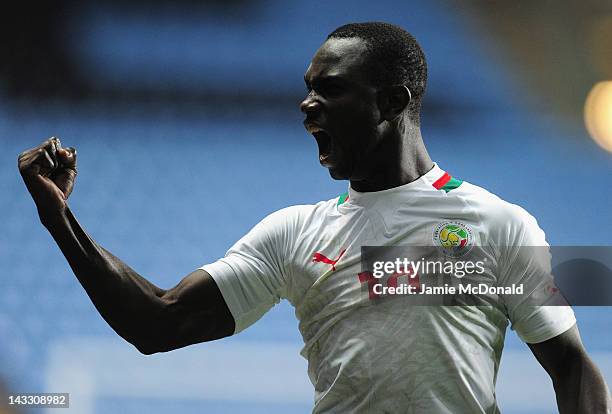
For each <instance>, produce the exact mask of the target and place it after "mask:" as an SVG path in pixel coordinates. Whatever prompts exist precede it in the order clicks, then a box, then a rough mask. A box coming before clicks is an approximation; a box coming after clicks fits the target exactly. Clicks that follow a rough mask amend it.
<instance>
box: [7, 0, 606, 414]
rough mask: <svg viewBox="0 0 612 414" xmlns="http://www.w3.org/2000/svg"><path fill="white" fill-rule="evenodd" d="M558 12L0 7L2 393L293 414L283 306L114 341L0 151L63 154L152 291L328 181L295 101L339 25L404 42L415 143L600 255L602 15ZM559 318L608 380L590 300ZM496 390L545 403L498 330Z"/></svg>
mask: <svg viewBox="0 0 612 414" xmlns="http://www.w3.org/2000/svg"><path fill="white" fill-rule="evenodd" d="M562 3H563V4H558V2H552V1H542V0H539V1H533V2H502V1H485V0H483V1H470V2H452V1H443V0H433V1H427V2H417V1H391V0H379V1H376V2H369V1H361V0H359V1H351V2H324V1H311V2H283V1H280V0H269V1H256V0H231V1H223V2H222V1H218V2H206V4H201V3H200V2H196V1H185V0H183V1H174V2H170V1H161V0H156V1H148V2H136V1H132V2H118V1H107V2H97V3H94V2H76V1H57V0H56V1H49V2H45V3H44V5H39V4H35V3H33V2H24V3H21V4H20V5H19V6H15V7H17V8H16V9H14V10H13V11H11V12H6V13H3V15H2V17H1V19H2V20H3V22H2V23H3V24H2V28H1V29H0V30H2V35H3V36H2V40H1V42H2V45H3V47H2V49H1V52H0V53H1V57H0V59H1V61H2V64H1V65H0V144H1V145H2V151H1V152H0V183H1V184H0V185H1V188H2V196H1V198H0V200H1V206H2V212H3V215H4V220H3V225H2V231H1V232H0V266H1V276H0V283H1V285H0V286H1V288H0V378H1V380H0V382H1V383H2V387H1V388H2V389H3V391H2V393H4V394H7V393H15V392H41V391H47V392H70V393H71V404H72V407H71V409H70V410H69V412H75V413H83V414H87V413H107V412H116V413H140V412H149V413H161V412H167V411H171V412H181V413H196V412H197V413H202V412H207V413H208V412H210V413H220V412H227V413H230V412H231V413H288V412H291V413H307V412H309V411H310V408H311V406H312V387H311V385H310V383H309V382H308V379H307V375H306V361H304V360H303V359H302V358H301V357H300V356H299V355H298V352H299V350H300V347H301V344H302V342H301V338H300V336H299V333H298V330H297V322H296V320H295V317H294V315H293V310H292V309H291V307H290V305H288V304H286V303H281V304H280V305H278V306H277V307H275V308H274V309H273V310H272V311H271V312H269V313H268V314H267V315H266V316H265V317H264V318H263V319H262V320H261V321H260V322H259V323H257V324H256V325H255V326H253V327H251V328H250V329H249V330H247V331H246V332H244V333H241V334H240V335H238V336H236V337H233V338H228V339H224V340H221V341H218V342H216V343H211V344H203V345H197V346H193V347H190V348H188V349H183V350H179V351H175V352H172V353H169V354H165V355H154V356H149V357H145V356H142V355H139V354H138V352H137V351H136V350H135V349H134V348H133V347H132V346H131V345H129V344H127V343H125V342H123V341H122V340H121V339H120V338H118V337H117V336H116V335H115V334H114V332H113V331H112V330H111V329H110V328H109V327H108V326H107V325H106V324H105V323H104V321H103V320H102V319H101V317H100V316H99V315H98V314H97V312H96V311H95V309H94V307H93V306H92V305H91V303H90V302H89V300H88V298H87V297H86V295H85V294H84V292H83V291H82V289H81V287H80V286H79V285H78V283H77V281H76V279H75V278H74V276H73V275H72V274H71V272H70V270H69V268H68V265H67V264H66V262H65V261H64V259H63V257H62V256H61V254H60V252H59V250H58V249H57V247H56V246H55V245H54V244H53V243H52V240H51V238H50V236H49V235H48V234H47V233H46V231H45V230H44V229H43V228H42V227H41V226H40V225H39V222H38V218H37V215H36V212H35V208H34V205H33V203H32V202H31V199H30V197H29V195H28V194H27V192H26V190H25V188H24V186H23V184H22V182H21V178H20V177H19V174H18V171H17V168H16V157H17V155H18V153H20V152H21V151H22V150H24V149H25V148H29V147H32V146H34V145H37V144H38V143H39V142H40V141H41V140H43V139H45V138H47V137H49V136H51V135H57V136H60V137H61V138H62V139H63V143H64V144H65V145H72V146H75V147H77V149H78V151H79V165H80V173H79V178H78V180H77V186H76V188H75V192H74V193H73V196H72V198H71V202H70V204H71V206H72V208H73V210H74V211H75V212H76V214H77V216H78V217H79V219H80V221H81V223H82V224H83V225H84V226H85V227H86V229H87V230H88V231H89V232H90V234H92V235H93V237H94V238H95V239H96V240H97V241H98V242H99V243H100V244H102V245H103V246H105V247H106V248H108V249H109V250H110V251H112V252H113V253H115V254H116V255H118V256H119V257H121V258H122V259H124V260H125V261H126V262H127V263H129V264H130V265H131V266H132V267H134V268H135V269H136V270H137V271H139V272H141V273H142V274H143V275H146V276H147V277H149V278H150V279H151V280H152V281H153V282H155V283H156V284H158V285H160V286H162V287H166V288H167V287H171V286H173V285H174V284H175V283H176V282H177V281H178V280H179V278H180V277H182V276H184V275H185V274H187V273H189V272H190V271H192V270H193V269H195V268H196V267H198V266H200V265H202V264H204V263H207V262H211V261H213V260H215V259H216V258H218V257H220V256H222V255H223V254H224V252H225V250H226V249H227V248H228V247H229V246H231V244H233V242H235V241H236V240H237V239H238V238H240V237H241V236H242V235H243V234H244V233H246V232H247V231H248V230H249V229H250V228H251V227H252V226H253V225H254V224H256V223H257V222H258V221H259V220H260V219H262V218H263V217H264V216H266V215H267V214H269V213H271V212H272V211H275V210H277V209H279V208H282V207H285V206H288V205H292V204H301V203H313V202H316V201H318V200H322V199H329V198H332V197H335V196H336V195H338V194H340V193H342V192H344V191H345V189H346V187H347V183H346V182H336V181H332V180H331V179H330V178H329V176H328V173H327V171H326V170H324V169H323V168H321V167H320V166H319V164H318V160H317V150H316V144H315V141H314V139H312V137H311V136H310V135H308V134H307V133H306V132H305V131H304V130H303V127H302V125H301V120H302V116H301V114H300V113H299V110H298V103H299V102H300V100H301V98H302V96H303V94H304V86H303V81H302V75H303V73H304V71H305V69H306V67H307V64H308V62H309V61H310V58H311V57H312V54H313V53H314V51H315V50H316V49H317V47H318V46H319V45H320V43H321V42H322V41H323V40H324V38H325V36H326V34H327V33H329V32H330V31H331V30H333V29H334V28H335V27H337V26H338V25H341V24H343V23H346V22H350V21H366V20H382V21H388V22H392V23H396V24H399V25H401V26H403V27H405V28H406V29H407V30H409V31H411V32H412V33H414V34H415V36H416V37H417V39H418V40H419V41H420V43H421V44H422V46H423V48H424V50H425V52H426V54H427V57H428V63H429V73H430V76H429V83H428V91H427V97H426V99H425V107H424V113H423V122H422V127H423V136H424V138H425V140H426V143H427V145H428V148H429V150H430V153H431V155H432V157H433V158H434V160H436V161H437V162H438V163H439V164H440V165H441V167H442V168H444V169H447V170H448V171H449V172H451V173H452V174H453V175H454V176H457V177H460V178H462V179H465V180H468V181H470V182H473V183H475V184H478V185H481V186H484V187H485V188H487V189H489V190H490V191H492V192H493V193H495V194H498V195H499V196H501V197H502V198H504V199H506V200H508V201H510V202H514V203H517V204H520V205H521V206H523V207H524V208H526V209H527V210H528V211H529V212H531V213H532V214H533V215H534V216H535V217H536V218H537V219H538V221H539V224H540V226H541V227H542V228H543V229H544V230H545V231H546V233H547V236H548V240H549V242H550V243H551V244H556V245H610V244H611V243H610V234H611V233H610V231H611V230H612V228H611V226H610V223H611V218H612V209H611V207H612V203H611V197H610V191H609V183H610V177H611V175H612V158H611V156H610V154H609V153H606V152H605V151H603V150H602V149H601V148H599V147H598V146H597V145H596V144H595V143H594V142H593V141H592V140H591V139H590V138H589V137H588V134H587V132H586V131H585V129H584V126H583V123H582V107H583V105H584V100H585V97H586V95H587V93H588V91H589V89H590V88H591V87H592V86H593V84H594V83H595V82H596V81H599V80H603V79H612V61H611V60H610V59H611V56H612V53H610V52H611V51H612V50H611V49H610V41H609V39H610V38H611V36H610V33H611V29H610V28H611V27H612V6H611V5H610V4H609V3H606V2H603V1H595V0H592V1H582V2H578V1H568V2H562ZM606 34H608V36H606ZM576 314H577V317H578V320H579V324H580V328H581V331H582V336H583V340H584V342H585V344H586V346H587V349H588V350H589V352H590V353H591V355H592V356H593V358H594V359H595V360H596V362H597V363H598V364H599V366H600V367H601V368H602V370H603V371H604V374H605V376H606V377H607V380H608V382H609V381H611V380H612V332H611V331H610V329H609V326H610V323H609V317H610V315H611V311H610V309H609V308H604V307H601V308H577V309H576ZM441 380H442V379H441ZM498 397H499V402H500V406H501V408H502V410H503V412H505V413H548V412H553V411H555V408H554V407H555V404H554V395H553V393H552V387H551V385H550V381H549V380H548V378H547V375H546V374H545V373H544V371H543V370H542V369H541V368H540V367H539V365H538V364H537V362H536V361H535V359H534V358H533V357H532V356H531V354H530V352H529V350H528V349H527V347H526V346H525V345H524V344H522V343H521V342H520V341H519V340H518V339H517V337H516V335H515V334H514V332H512V331H508V334H507V341H506V348H505V351H504V357H503V359H502V365H501V371H500V374H499V378H498ZM0 412H1V413H4V412H27V411H26V410H21V411H20V410H14V408H10V407H7V406H5V405H2V406H0ZM53 412H54V411H53Z"/></svg>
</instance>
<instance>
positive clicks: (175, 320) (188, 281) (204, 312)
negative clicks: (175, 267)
mask: <svg viewBox="0 0 612 414" xmlns="http://www.w3.org/2000/svg"><path fill="white" fill-rule="evenodd" d="M162 301H163V303H164V309H165V310H164V312H163V315H164V316H163V321H162V323H163V325H164V328H165V331H166V332H167V334H166V337H167V338H166V339H167V343H166V344H165V346H164V348H166V349H163V350H164V351H167V350H171V349H176V348H182V347H184V346H187V345H191V344H195V343H199V342H206V341H212V340H214V339H219V338H223V337H226V336H230V335H232V334H233V333H234V328H235V324H234V318H233V317H232V314H231V312H230V310H229V308H228V306H227V304H226V303H225V300H224V299H223V295H222V294H221V291H220V290H219V287H218V286H217V284H216V283H215V281H214V280H213V278H212V277H211V276H210V274H208V273H207V272H206V271H204V270H202V269H198V270H195V271H194V272H191V273H190V274H188V275H187V276H185V277H184V278H183V279H182V280H181V281H180V282H179V283H178V284H177V285H176V286H175V287H173V288H172V289H169V290H167V291H166V292H165V293H164V294H163V296H162Z"/></svg>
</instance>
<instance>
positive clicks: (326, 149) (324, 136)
mask: <svg viewBox="0 0 612 414" xmlns="http://www.w3.org/2000/svg"><path fill="white" fill-rule="evenodd" d="M312 135H313V136H314V137H315V140H316V141H317V145H318V146H319V162H320V163H321V164H323V163H325V162H327V161H328V160H329V156H330V154H331V150H332V140H331V136H330V135H329V134H328V133H327V132H325V131H323V130H318V131H314V132H312Z"/></svg>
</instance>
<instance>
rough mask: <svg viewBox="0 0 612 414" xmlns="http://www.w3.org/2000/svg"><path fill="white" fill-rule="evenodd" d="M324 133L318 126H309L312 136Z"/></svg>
mask: <svg viewBox="0 0 612 414" xmlns="http://www.w3.org/2000/svg"><path fill="white" fill-rule="evenodd" d="M321 131H323V129H322V128H319V127H318V126H314V125H313V126H309V127H308V132H310V133H311V134H316V133H317V132H321Z"/></svg>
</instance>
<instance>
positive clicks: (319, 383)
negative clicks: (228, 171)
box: [202, 164, 576, 413]
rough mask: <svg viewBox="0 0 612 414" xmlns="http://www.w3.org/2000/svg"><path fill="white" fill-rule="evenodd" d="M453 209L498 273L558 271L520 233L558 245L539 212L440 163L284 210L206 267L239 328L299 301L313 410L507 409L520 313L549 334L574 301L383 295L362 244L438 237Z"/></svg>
mask: <svg viewBox="0 0 612 414" xmlns="http://www.w3.org/2000/svg"><path fill="white" fill-rule="evenodd" d="M445 223H453V225H455V226H458V227H460V228H462V229H465V230H466V231H468V232H469V237H471V240H470V242H471V243H474V244H477V245H479V246H481V248H482V249H483V250H484V251H485V252H486V254H487V255H488V256H489V257H490V260H487V262H486V263H487V268H486V272H487V274H488V275H489V276H490V277H491V278H493V279H494V280H495V283H496V284H503V285H510V284H512V283H515V282H518V281H520V282H524V283H526V285H527V286H528V287H529V289H536V288H538V286H533V284H535V285H537V284H540V283H544V282H542V280H545V278H543V277H542V276H543V275H546V274H549V273H550V268H549V266H550V263H549V262H548V263H547V262H546V261H545V260H544V261H535V260H529V259H528V258H523V257H522V256H523V255H521V253H520V249H519V247H520V246H547V244H546V240H545V236H544V232H543V231H542V230H541V229H540V228H539V226H538V224H537V222H536V220H535V219H534V218H533V217H532V216H531V215H529V214H528V213H527V212H526V211H525V210H523V209H522V208H520V207H518V206H516V205H514V204H510V203H508V202H505V201H503V200H501V199H500V198H499V197H497V196H495V195H493V194H491V193H490V192H488V191H486V190H484V189H482V188H480V187H477V186H475V185H472V184H470V183H468V182H464V181H460V180H457V179H455V178H453V177H451V176H450V175H449V174H448V173H446V172H445V171H443V170H442V169H440V168H439V167H438V166H437V165H435V164H434V167H433V168H432V169H431V170H430V171H429V172H428V173H426V174H425V175H423V176H421V177H420V178H419V179H417V180H415V181H413V182H411V183H408V184H405V185H402V186H399V187H395V188H391V189H388V190H383V191H377V192H369V193H359V192H356V191H354V190H353V189H352V188H350V187H349V190H348V192H347V193H345V194H344V195H341V196H340V197H337V198H334V199H331V200H328V201H322V202H319V203H317V204H315V205H301V206H293V207H288V208H285V209H282V210H279V211H277V212H275V213H273V214H271V215H270V216H268V217H266V218H265V219H264V220H262V221H261V222H260V223H259V224H257V225H256V226H255V227H254V228H253V229H252V230H251V231H250V232H249V233H248V234H247V235H245V236H244V237H243V238H242V239H241V240H239V241H238V242H237V243H236V244H235V245H234V246H232V247H231V248H230V249H229V251H228V252H227V254H226V255H225V257H223V258H221V259H219V260H218V261H216V262H214V263H212V264H208V265H205V266H203V267H202V269H204V270H206V271H207V272H208V273H209V274H210V275H211V276H212V277H213V278H214V280H215V282H216V283H217V285H218V286H219V289H220V291H221V293H222V295H223V297H224V299H225V301H226V303H227V305H228V307H229V309H230V311H231V313H232V315H233V317H234V319H235V322H236V331H235V332H236V333H237V332H240V331H241V330H243V329H245V328H246V327H248V326H249V325H251V324H252V323H254V322H255V321H256V320H258V319H259V318H260V317H261V316H262V315H263V314H264V313H265V312H266V311H267V310H269V309H270V308H271V307H272V306H273V305H274V304H275V303H278V302H279V300H280V299H287V300H288V301H289V302H290V303H291V304H292V305H293V306H294V307H295V310H296V316H297V318H298V319H299V329H300V332H301V334H302V337H303V339H304V348H303V350H302V352H301V353H302V355H303V356H304V357H305V358H306V359H307V360H308V374H309V377H310V380H311V382H312V383H313V385H314V388H315V399H314V409H313V412H314V413H347V412H351V413H388V412H394V413H395V412H406V413H412V412H414V413H425V412H426V413H468V412H469V413H496V412H498V411H499V410H498V407H497V404H496V400H495V381H496V376H497V371H498V367H499V362H500V358H501V353H502V349H503V344H504V337H505V332H506V328H507V326H508V324H509V323H511V325H512V329H514V330H515V331H516V332H517V334H518V335H519V336H520V337H521V338H522V340H524V341H525V342H528V343H538V342H542V341H545V340H547V339H550V338H553V337H555V336H557V335H559V334H561V333H563V332H565V331H566V330H568V329H569V328H571V327H572V326H573V325H574V324H575V322H576V320H575V317H574V314H573V311H572V309H571V308H570V307H564V306H554V307H553V306H522V305H521V303H519V302H517V301H515V300H513V299H512V297H511V296H510V295H509V296H508V297H503V295H502V296H500V297H499V298H498V299H499V300H498V301H497V303H496V305H494V306H484V307H483V306H403V304H402V301H401V300H388V301H384V300H373V299H374V298H373V295H372V291H371V289H369V288H368V284H369V283H370V282H369V281H370V279H369V278H368V277H366V276H364V274H363V272H362V268H361V260H360V259H361V246H397V245H415V246H416V245H422V246H425V245H431V244H432V237H433V238H435V237H436V234H437V233H436V232H439V230H440V228H441V226H444V225H445ZM437 236H438V237H439V234H438V235H437ZM519 279H520V280H519ZM530 281H533V282H530ZM530 283H532V285H530Z"/></svg>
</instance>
